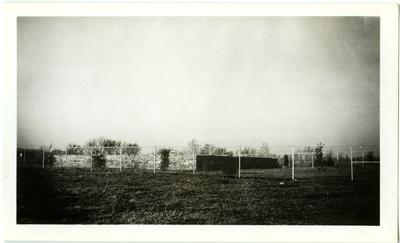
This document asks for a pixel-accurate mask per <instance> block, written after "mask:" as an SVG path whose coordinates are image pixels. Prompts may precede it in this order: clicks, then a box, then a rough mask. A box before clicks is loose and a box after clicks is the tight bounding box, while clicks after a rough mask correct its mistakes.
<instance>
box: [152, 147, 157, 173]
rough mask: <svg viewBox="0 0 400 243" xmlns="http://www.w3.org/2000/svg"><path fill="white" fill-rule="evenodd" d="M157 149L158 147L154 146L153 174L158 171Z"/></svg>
mask: <svg viewBox="0 0 400 243" xmlns="http://www.w3.org/2000/svg"><path fill="white" fill-rule="evenodd" d="M156 151H157V147H154V163H153V174H155V173H156Z"/></svg>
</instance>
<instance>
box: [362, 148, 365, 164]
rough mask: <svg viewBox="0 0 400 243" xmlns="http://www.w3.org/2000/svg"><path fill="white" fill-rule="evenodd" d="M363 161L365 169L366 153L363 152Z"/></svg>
mask: <svg viewBox="0 0 400 243" xmlns="http://www.w3.org/2000/svg"><path fill="white" fill-rule="evenodd" d="M362 159H363V161H362V162H363V163H362V164H363V167H365V154H364V151H363V152H362Z"/></svg>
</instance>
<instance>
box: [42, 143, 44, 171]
mask: <svg viewBox="0 0 400 243" xmlns="http://www.w3.org/2000/svg"><path fill="white" fill-rule="evenodd" d="M42 169H44V148H43V150H42Z"/></svg>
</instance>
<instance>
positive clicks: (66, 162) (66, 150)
mask: <svg viewBox="0 0 400 243" xmlns="http://www.w3.org/2000/svg"><path fill="white" fill-rule="evenodd" d="M67 164H68V146H67V147H65V165H67ZM63 167H64V166H63Z"/></svg>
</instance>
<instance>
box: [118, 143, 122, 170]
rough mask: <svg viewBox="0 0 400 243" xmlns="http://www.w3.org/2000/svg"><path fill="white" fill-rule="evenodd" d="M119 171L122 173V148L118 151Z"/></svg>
mask: <svg viewBox="0 0 400 243" xmlns="http://www.w3.org/2000/svg"><path fill="white" fill-rule="evenodd" d="M119 171H122V146H121V147H120V149H119Z"/></svg>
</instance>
